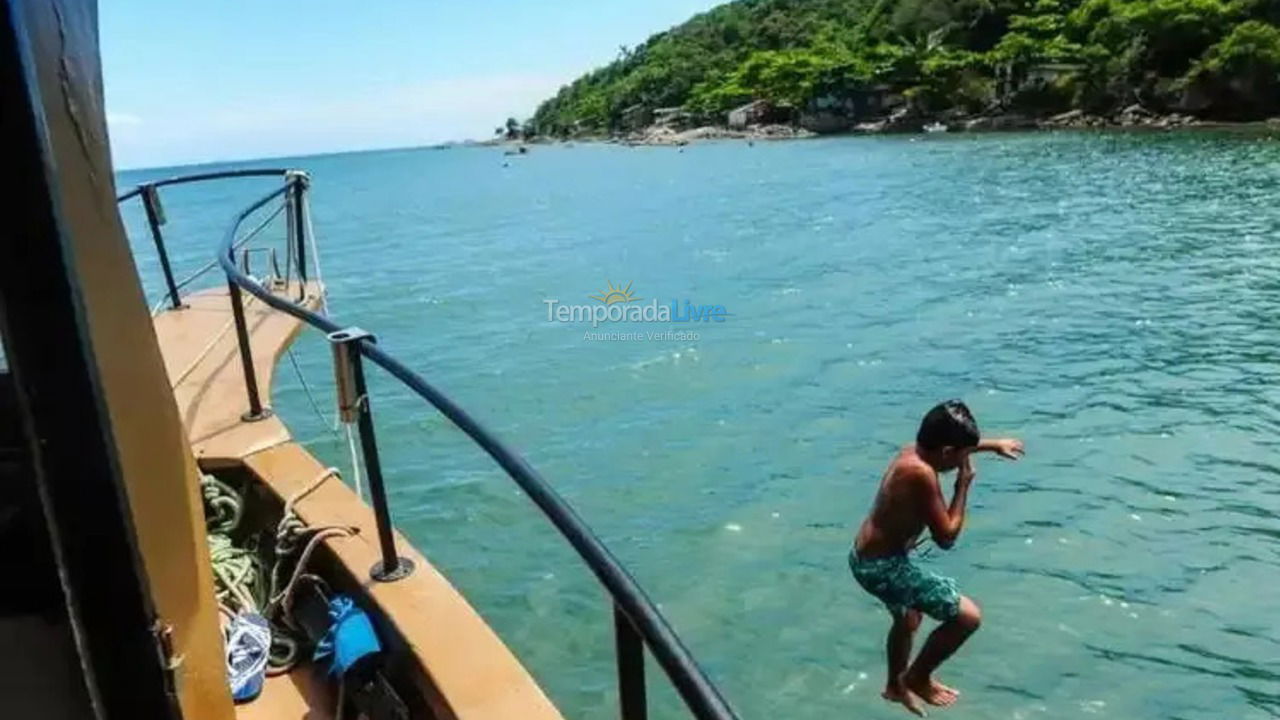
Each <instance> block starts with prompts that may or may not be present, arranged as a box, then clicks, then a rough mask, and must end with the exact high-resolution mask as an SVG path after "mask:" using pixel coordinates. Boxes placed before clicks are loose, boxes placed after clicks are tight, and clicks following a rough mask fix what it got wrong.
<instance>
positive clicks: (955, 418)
mask: <svg viewBox="0 0 1280 720" xmlns="http://www.w3.org/2000/svg"><path fill="white" fill-rule="evenodd" d="M978 438H979V435H978V423H977V421H975V420H974V419H973V413H971V412H969V406H967V405H965V404H964V403H962V402H960V401H959V400H948V401H946V402H944V403H938V404H937V405H935V406H934V407H933V409H932V410H930V411H929V412H927V413H925V415H924V420H921V421H920V430H919V431H917V432H916V444H917V445H919V446H920V447H922V448H924V449H926V450H938V449H940V448H944V447H948V446H950V447H958V448H970V447H974V446H975V445H977V444H978Z"/></svg>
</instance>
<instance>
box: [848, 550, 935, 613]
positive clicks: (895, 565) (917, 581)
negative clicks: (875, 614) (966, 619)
mask: <svg viewBox="0 0 1280 720" xmlns="http://www.w3.org/2000/svg"><path fill="white" fill-rule="evenodd" d="M849 569H850V570H852V571H853V578H854V579H855V580H857V581H858V584H859V585H861V586H862V588H863V589H864V590H866V591H867V592H869V593H871V594H872V595H875V596H876V597H877V598H879V599H880V600H881V602H883V603H884V604H885V605H886V606H888V608H889V611H890V612H892V613H893V614H894V615H901V614H902V613H903V612H904V611H905V610H906V609H907V608H911V609H913V610H919V611H921V612H923V613H924V614H926V615H928V616H929V617H931V618H933V619H935V620H939V621H946V620H950V619H951V618H954V617H955V616H956V615H959V614H960V591H959V590H957V589H956V581H955V580H953V579H951V578H949V577H943V576H942V575H938V574H936V573H932V572H929V571H927V570H921V569H920V568H919V567H917V566H916V564H915V563H913V562H911V559H910V558H908V557H907V556H906V555H905V554H903V555H886V556H884V557H877V558H859V557H858V553H857V552H856V551H854V550H850V551H849Z"/></svg>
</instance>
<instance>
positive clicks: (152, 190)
mask: <svg viewBox="0 0 1280 720" xmlns="http://www.w3.org/2000/svg"><path fill="white" fill-rule="evenodd" d="M142 207H143V208H144V209H146V211H147V224H148V225H150V226H151V239H152V240H155V243H156V255H158V256H160V269H161V270H163V271H164V284H165V286H166V287H167V288H168V289H169V303H170V304H171V305H172V306H173V308H174V309H175V310H176V309H178V308H180V307H182V300H181V299H180V298H179V297H178V286H177V284H176V283H175V282H174V281H173V268H172V267H171V266H170V265H169V252H168V250H166V249H165V246H164V235H163V234H161V232H160V226H161V225H163V224H164V222H165V217H164V207H163V206H162V205H161V204H160V191H158V190H156V186H155V185H143V186H142Z"/></svg>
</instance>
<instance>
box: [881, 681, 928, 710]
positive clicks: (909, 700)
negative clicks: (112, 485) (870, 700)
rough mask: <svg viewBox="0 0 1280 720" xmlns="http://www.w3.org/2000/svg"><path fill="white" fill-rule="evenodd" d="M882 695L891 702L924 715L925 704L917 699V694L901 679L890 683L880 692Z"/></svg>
mask: <svg viewBox="0 0 1280 720" xmlns="http://www.w3.org/2000/svg"><path fill="white" fill-rule="evenodd" d="M880 697H882V698H884V699H885V700H888V701H889V702H895V703H899V704H900V705H902V706H903V707H905V708H906V709H907V710H908V711H910V712H911V713H912V714H914V715H919V716H920V717H924V706H923V705H921V704H920V701H919V700H917V699H916V696H915V695H912V694H911V691H910V690H908V689H907V688H906V686H905V685H903V684H902V681H901V680H898V681H896V682H892V683H889V684H888V685H886V686H885V688H884V692H882V693H880Z"/></svg>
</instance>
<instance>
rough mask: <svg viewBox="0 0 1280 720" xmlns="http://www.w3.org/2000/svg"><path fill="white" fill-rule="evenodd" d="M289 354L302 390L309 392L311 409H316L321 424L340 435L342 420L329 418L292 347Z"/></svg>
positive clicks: (308, 398) (308, 397)
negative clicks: (313, 392)
mask: <svg viewBox="0 0 1280 720" xmlns="http://www.w3.org/2000/svg"><path fill="white" fill-rule="evenodd" d="M288 355H289V362H290V363H291V364H292V365H293V372H294V374H295V375H297V376H298V382H299V383H300V384H301V385H302V391H303V392H305V393H306V394H307V400H308V401H310V402H311V409H312V410H313V411H315V414H316V417H317V418H320V424H321V425H324V428H325V429H326V430H328V431H329V432H331V433H333V434H334V435H338V425H339V424H340V422H341V421H340V420H339V419H338V418H334V419H333V420H329V418H328V417H326V416H325V414H324V411H323V410H321V409H320V403H319V402H317V401H316V396H315V395H314V394H312V392H311V386H310V385H309V384H308V383H307V378H306V376H304V375H303V374H302V366H301V365H299V364H298V358H297V356H295V355H294V354H293V348H292V347H290V348H289V350H288Z"/></svg>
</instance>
